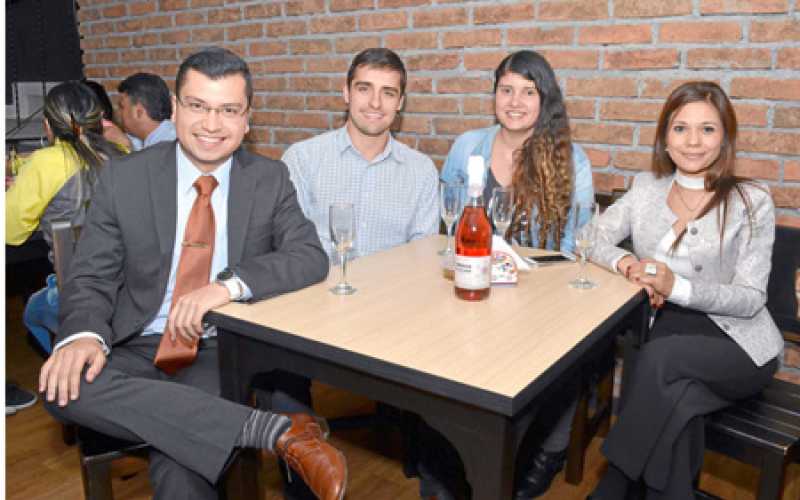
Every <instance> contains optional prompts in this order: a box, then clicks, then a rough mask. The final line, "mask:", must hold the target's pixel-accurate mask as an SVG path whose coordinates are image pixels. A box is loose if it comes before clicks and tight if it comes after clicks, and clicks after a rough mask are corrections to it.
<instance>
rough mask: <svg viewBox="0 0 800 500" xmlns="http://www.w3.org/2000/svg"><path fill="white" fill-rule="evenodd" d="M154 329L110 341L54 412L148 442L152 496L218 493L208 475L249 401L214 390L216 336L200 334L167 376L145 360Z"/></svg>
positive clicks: (226, 453) (169, 498)
mask: <svg viewBox="0 0 800 500" xmlns="http://www.w3.org/2000/svg"><path fill="white" fill-rule="evenodd" d="M160 339H161V336H160V335H150V336H137V337H134V338H132V339H131V340H130V341H128V342H126V343H125V344H122V345H119V346H115V347H114V348H113V350H112V351H111V354H110V355H109V357H108V362H107V364H106V366H105V368H104V369H103V370H102V371H101V373H100V375H99V376H98V377H97V378H96V379H95V380H94V382H92V383H91V384H89V383H87V382H86V380H85V379H84V378H82V379H81V387H80V397H79V398H78V399H77V400H76V401H71V402H69V404H67V406H65V407H63V408H62V407H59V406H58V405H57V404H55V403H46V408H47V410H48V411H50V413H52V414H53V416H55V417H56V418H57V419H59V420H62V421H67V422H72V423H75V424H78V425H81V426H84V427H88V428H90V429H94V430H96V431H98V432H101V433H103V434H107V435H109V436H113V437H116V438H119V439H125V440H128V441H134V442H145V443H148V444H149V445H151V446H152V447H153V451H152V452H151V453H150V479H151V482H152V486H153V490H154V492H155V495H154V498H155V499H158V500H162V499H163V500H183V499H185V500H189V499H193V500H206V499H209V500H211V499H216V498H217V497H218V495H217V490H216V486H215V485H216V483H217V481H218V479H219V477H220V475H221V474H222V472H223V471H224V469H225V467H226V465H227V464H228V462H229V459H230V458H231V455H232V452H233V449H234V446H235V444H236V440H237V438H238V436H239V434H240V433H241V430H242V427H243V426H244V422H245V420H246V419H247V417H248V416H249V415H250V413H251V411H252V409H251V408H249V407H247V406H243V405H239V404H236V403H233V402H230V401H227V400H224V399H222V398H221V397H219V394H220V386H219V365H218V360H217V348H216V345H217V342H216V339H203V340H202V341H201V343H200V348H199V350H198V356H197V359H196V360H195V362H194V363H193V364H192V365H190V366H189V367H187V368H184V369H183V370H181V371H179V372H178V373H177V374H176V375H175V376H174V377H173V376H170V375H167V374H165V373H164V372H162V371H161V370H159V369H158V368H156V367H155V366H154V365H153V358H154V356H155V352H156V350H157V348H158V344H159V342H160Z"/></svg>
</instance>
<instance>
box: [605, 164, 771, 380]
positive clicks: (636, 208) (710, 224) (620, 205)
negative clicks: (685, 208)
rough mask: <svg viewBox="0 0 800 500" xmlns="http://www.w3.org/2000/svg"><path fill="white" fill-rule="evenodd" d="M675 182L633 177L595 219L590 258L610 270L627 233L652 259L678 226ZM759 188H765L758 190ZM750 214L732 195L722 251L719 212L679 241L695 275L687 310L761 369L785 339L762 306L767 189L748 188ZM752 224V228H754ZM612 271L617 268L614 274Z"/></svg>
mask: <svg viewBox="0 0 800 500" xmlns="http://www.w3.org/2000/svg"><path fill="white" fill-rule="evenodd" d="M672 179H673V177H672V176H670V177H662V178H661V179H656V178H655V177H654V176H653V175H652V174H651V173H650V172H643V173H641V174H638V175H637V176H636V178H635V180H634V182H633V185H632V186H631V189H630V191H628V192H627V193H626V194H625V196H623V197H622V198H621V199H619V200H618V201H617V202H616V203H615V204H614V205H612V206H611V207H609V208H608V210H606V211H605V212H604V213H603V214H602V215H601V216H600V218H599V220H597V221H592V224H593V225H597V233H596V234H597V243H596V247H595V249H594V250H593V252H592V260H594V261H596V262H597V263H599V264H602V265H604V266H606V267H608V268H609V269H610V268H611V266H612V264H613V263H614V262H615V261H616V260H617V259H618V258H620V257H621V256H623V255H625V254H627V253H628V252H627V251H625V250H623V249H621V248H619V247H617V246H616V245H617V244H619V243H620V242H621V241H622V240H624V239H625V238H626V237H628V236H630V237H631V240H632V241H633V246H634V252H635V253H636V255H637V256H638V257H639V258H653V256H654V255H655V252H656V248H657V247H658V243H659V241H660V240H661V238H663V237H664V235H665V234H666V233H667V231H669V230H670V228H671V227H672V225H673V224H674V223H675V222H676V221H677V217H676V216H675V214H674V213H673V212H672V210H670V208H669V206H668V205H667V195H668V193H669V189H670V187H671V185H672ZM762 187H763V186H762ZM743 189H744V192H745V194H746V195H747V197H748V198H749V200H750V205H751V209H752V212H751V213H752V216H751V217H750V220H748V216H747V210H746V205H745V203H744V201H743V200H742V199H741V197H740V196H739V195H738V193H737V192H736V191H734V192H733V193H732V194H731V195H730V197H729V198H730V199H729V202H728V203H729V207H728V215H727V222H726V225H725V239H724V242H723V244H722V250H721V253H720V234H719V220H720V219H719V217H720V215H719V212H718V210H711V211H709V213H707V214H706V215H705V216H704V217H702V218H700V219H697V220H694V221H691V222H690V223H689V224H688V226H687V232H686V235H685V236H684V238H683V241H684V242H685V243H686V245H688V247H689V258H690V260H691V263H692V269H693V270H694V272H693V274H692V276H685V278H687V279H688V280H689V281H691V284H692V295H691V299H690V303H689V307H691V308H692V309H695V310H698V311H702V312H704V313H707V314H708V316H709V317H710V318H711V319H712V320H713V321H714V322H715V323H716V324H717V325H719V327H720V328H721V329H722V330H724V331H725V332H726V333H727V334H728V335H729V336H730V337H731V338H732V339H733V340H734V341H735V342H736V343H737V344H739V346H741V348H742V349H744V351H745V352H747V354H748V355H749V356H750V357H751V358H752V359H753V361H754V362H755V363H756V365H758V366H762V365H764V364H765V363H767V362H768V361H770V360H771V359H772V358H774V357H775V356H777V355H778V354H779V353H780V352H781V350H782V349H783V337H782V336H781V334H780V332H779V331H778V328H777V326H775V323H774V322H773V320H772V317H771V316H770V314H769V312H768V311H767V308H766V306H765V304H766V300H767V280H768V279H769V271H770V267H771V257H772V243H773V241H774V240H775V207H774V205H773V202H772V197H771V196H770V194H769V191H767V189H766V187H763V189H759V188H758V187H755V186H753V185H747V184H745V185H744V186H743ZM751 222H752V227H751ZM614 271H616V270H615V269H614Z"/></svg>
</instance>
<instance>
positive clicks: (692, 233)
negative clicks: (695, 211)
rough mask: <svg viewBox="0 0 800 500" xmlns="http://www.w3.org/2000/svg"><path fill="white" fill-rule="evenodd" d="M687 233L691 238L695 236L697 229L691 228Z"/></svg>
mask: <svg viewBox="0 0 800 500" xmlns="http://www.w3.org/2000/svg"><path fill="white" fill-rule="evenodd" d="M689 233H690V234H691V235H692V236H694V235H695V234H697V228H696V227H693V228H691V229H690V230H689Z"/></svg>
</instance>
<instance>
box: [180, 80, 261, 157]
mask: <svg viewBox="0 0 800 500" xmlns="http://www.w3.org/2000/svg"><path fill="white" fill-rule="evenodd" d="M178 93H179V94H180V97H179V98H176V97H173V98H172V106H173V120H174V122H175V133H176V135H177V136H178V142H180V144H181V146H182V147H183V151H184V153H186V156H187V157H188V158H189V160H191V162H192V163H193V164H194V165H195V166H196V167H197V168H198V169H200V170H201V171H203V172H211V171H213V170H215V169H216V168H217V167H219V166H220V165H221V164H223V163H224V162H225V161H226V160H227V159H228V158H229V157H230V156H231V154H233V152H234V151H236V149H237V148H238V147H239V146H240V145H241V144H242V140H243V139H244V135H245V134H246V133H247V131H248V130H250V126H249V125H248V123H247V121H248V118H249V114H248V113H247V111H246V110H247V93H246V90H245V79H244V77H243V76H242V75H239V74H234V75H230V76H225V77H222V78H218V79H216V80H212V79H210V78H208V77H207V76H205V75H204V74H202V73H200V72H199V71H196V70H193V69H190V70H189V71H188V72H187V73H186V79H185V80H184V82H183V84H182V85H181V88H180V89H178ZM203 107H207V108H216V109H212V110H209V111H208V112H205V111H203V110H202V108H203ZM233 107H236V108H238V109H240V110H241V114H239V115H237V116H235V117H230V118H226V117H224V116H223V114H222V113H221V112H220V110H221V109H222V108H233Z"/></svg>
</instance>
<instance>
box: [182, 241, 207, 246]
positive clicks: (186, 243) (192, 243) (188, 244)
mask: <svg viewBox="0 0 800 500" xmlns="http://www.w3.org/2000/svg"><path fill="white" fill-rule="evenodd" d="M181 246H182V247H193V248H208V243H202V242H194V241H184V242H182V243H181Z"/></svg>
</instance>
